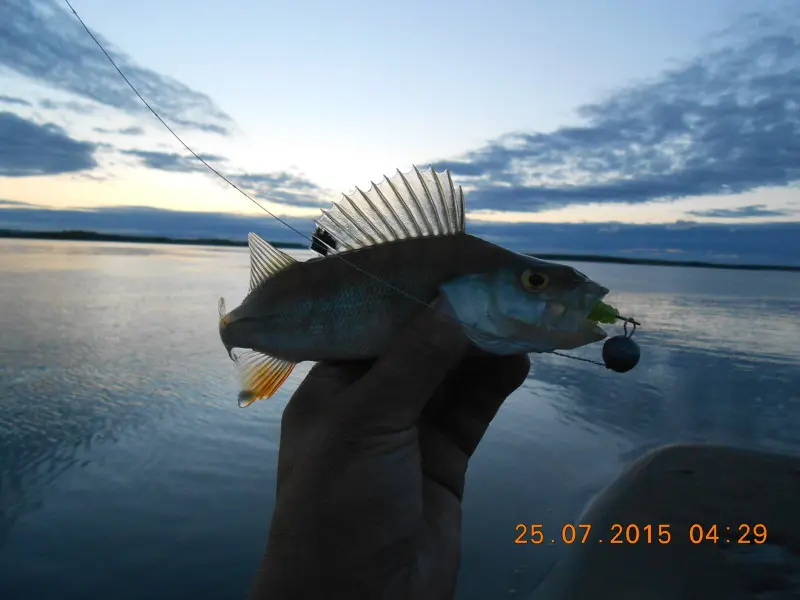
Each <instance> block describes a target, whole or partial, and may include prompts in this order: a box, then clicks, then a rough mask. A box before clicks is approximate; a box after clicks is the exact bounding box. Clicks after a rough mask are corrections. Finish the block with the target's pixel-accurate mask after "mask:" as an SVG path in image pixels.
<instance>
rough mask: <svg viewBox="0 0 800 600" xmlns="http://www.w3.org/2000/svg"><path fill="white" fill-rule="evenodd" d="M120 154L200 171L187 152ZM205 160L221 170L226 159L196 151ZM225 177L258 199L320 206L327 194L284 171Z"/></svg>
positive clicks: (165, 166)
mask: <svg viewBox="0 0 800 600" xmlns="http://www.w3.org/2000/svg"><path fill="white" fill-rule="evenodd" d="M122 154H125V155H128V156H134V157H136V158H138V159H139V160H140V162H141V163H142V164H143V165H144V166H146V167H148V168H150V169H158V170H160V171H170V172H173V173H193V172H196V171H202V170H204V169H205V168H206V167H204V166H203V165H202V164H201V163H200V161H198V160H197V159H196V158H194V157H193V156H191V155H188V154H186V155H184V154H178V153H174V152H158V151H154V150H123V151H122ZM199 156H200V157H202V158H203V160H205V161H206V162H208V163H212V166H215V165H213V163H218V165H216V168H219V169H220V170H224V166H225V163H226V159H225V158H224V157H222V156H218V155H215V154H200V155H199ZM224 175H225V177H227V178H228V180H229V181H231V182H232V183H234V184H236V185H237V186H238V187H240V188H241V189H242V190H245V191H247V192H250V193H252V194H254V195H255V196H256V197H258V198H261V199H262V200H268V201H271V202H279V203H282V204H291V205H293V206H324V205H326V204H329V202H330V198H329V197H328V194H327V193H326V192H325V191H324V190H323V189H322V188H320V187H319V186H318V185H317V184H316V183H314V182H313V181H310V180H309V179H306V178H305V177H302V176H300V175H296V174H294V173H287V172H286V171H276V172H273V173H243V174H231V173H224Z"/></svg>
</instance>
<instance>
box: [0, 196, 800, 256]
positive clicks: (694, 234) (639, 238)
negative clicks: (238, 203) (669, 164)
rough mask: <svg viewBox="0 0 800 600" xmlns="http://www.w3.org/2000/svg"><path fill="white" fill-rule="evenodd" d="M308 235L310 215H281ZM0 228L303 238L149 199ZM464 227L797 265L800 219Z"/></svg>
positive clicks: (18, 217)
mask: <svg viewBox="0 0 800 600" xmlns="http://www.w3.org/2000/svg"><path fill="white" fill-rule="evenodd" d="M282 218H283V219H285V220H286V221H287V222H289V223H290V224H291V225H292V226H293V227H295V228H297V229H298V230H299V231H301V232H304V233H305V234H306V235H309V236H310V235H311V233H312V231H313V228H314V226H313V223H312V220H311V219H301V218H293V217H282ZM0 228H9V229H27V230H64V229H84V230H92V231H99V232H104V233H120V234H133V235H136V234H138V235H156V236H166V237H176V238H184V239H186V238H220V239H232V240H242V241H244V240H246V239H247V233H248V232H250V231H254V232H256V233H259V234H260V235H263V236H264V237H266V238H267V239H270V240H274V241H281V242H295V243H305V242H307V241H308V240H304V239H303V238H302V237H300V236H299V235H297V234H296V233H295V232H293V231H291V230H289V229H288V228H286V227H285V226H284V225H282V224H281V223H279V222H277V221H276V220H275V219H273V218H271V217H270V216H268V215H264V216H251V215H235V214H229V213H210V212H184V211H173V210H165V209H156V208H148V207H104V208H93V209H68V210H56V209H45V208H41V207H13V208H3V207H0ZM467 230H468V231H469V232H470V233H471V234H473V235H477V236H480V237H482V238H485V239H487V240H489V241H492V242H495V243H498V244H501V245H503V246H505V247H508V248H511V249H513V250H518V251H523V252H535V253H540V254H600V255H606V256H622V257H634V258H662V259H672V260H675V259H681V260H706V261H712V262H735V263H751V264H759V263H760V264H782V265H795V266H800V222H792V223H745V224H738V223H737V225H736V226H735V227H731V226H730V225H726V224H720V223H695V222H683V223H680V224H678V226H675V224H651V225H636V224H626V223H488V222H481V221H472V220H470V221H468V223H467Z"/></svg>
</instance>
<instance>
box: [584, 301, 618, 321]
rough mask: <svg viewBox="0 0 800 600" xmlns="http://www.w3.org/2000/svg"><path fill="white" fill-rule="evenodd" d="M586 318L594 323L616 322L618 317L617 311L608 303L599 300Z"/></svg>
mask: <svg viewBox="0 0 800 600" xmlns="http://www.w3.org/2000/svg"><path fill="white" fill-rule="evenodd" d="M587 318H588V319H589V320H590V321H594V322H596V323H616V322H617V319H618V318H619V311H618V310H617V309H616V308H614V307H613V306H611V305H610V304H606V303H605V302H603V301H602V300H600V301H598V302H597V304H595V305H594V308H593V309H592V312H590V313H589V316H588V317H587Z"/></svg>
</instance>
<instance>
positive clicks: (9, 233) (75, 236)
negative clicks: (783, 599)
mask: <svg viewBox="0 0 800 600" xmlns="http://www.w3.org/2000/svg"><path fill="white" fill-rule="evenodd" d="M2 238H5V239H23V240H24V239H28V240H69V241H76V242H124V243H133V244H171V245H179V246H222V247H228V248H246V247H247V242H246V241H237V240H225V239H218V238H194V239H180V238H170V237H163V236H137V235H118V234H113V233H98V232H96V231H83V230H68V231H21V230H15V229H0V239H2ZM270 243H271V244H272V245H273V246H275V247H277V248H288V249H294V250H302V249H307V248H308V246H307V245H306V244H298V243H293V242H270ZM525 254H529V255H530V256H536V257H537V258H542V259H545V260H567V261H574V262H596V263H611V264H623V265H651V266H659V267H696V268H705V269H733V270H743V271H792V272H800V266H790V265H746V264H724V263H711V262H703V261H697V260H691V261H681V260H662V259H657V258H626V257H619V256H601V255H596V254H538V253H537V254H535V255H534V254H531V253H525Z"/></svg>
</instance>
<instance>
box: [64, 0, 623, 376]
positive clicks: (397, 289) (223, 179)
mask: <svg viewBox="0 0 800 600" xmlns="http://www.w3.org/2000/svg"><path fill="white" fill-rule="evenodd" d="M64 3H65V4H66V5H67V7H68V8H69V10H70V12H71V13H72V14H73V15H74V16H75V18H76V19H77V20H78V22H79V23H80V24H81V26H82V27H83V29H84V31H86V33H87V34H88V35H89V37H90V38H92V41H93V42H94V43H95V44H96V45H97V47H98V48H100V51H101V52H102V53H103V54H104V55H105V57H106V58H107V59H108V62H110V63H111V65H112V66H113V67H114V69H115V70H116V71H117V73H119V76H120V77H122V79H123V81H125V83H126V84H128V87H129V88H131V90H132V91H133V93H134V94H136V96H137V97H138V98H139V100H141V102H142V104H144V105H145V107H147V109H148V110H149V111H150V112H151V113H152V115H153V116H154V117H155V118H156V119H158V121H159V122H160V123H161V124H162V125H163V126H164V127H165V128H166V130H167V131H169V132H170V133H171V134H172V137H174V138H175V139H176V140H177V141H178V143H180V145H181V146H183V148H184V149H185V150H186V151H187V152H189V153H190V154H191V155H192V156H193V157H194V158H196V159H197V160H198V161H200V163H202V164H203V166H205V167H206V168H207V169H208V170H209V171H211V172H212V173H213V174H214V175H216V176H217V177H219V178H220V179H222V181H224V182H225V183H227V184H228V185H229V186H231V187H232V188H233V189H234V190H236V191H237V192H239V193H240V194H241V195H242V196H244V197H245V198H247V199H248V200H249V201H250V202H252V203H253V204H255V205H256V206H257V207H258V208H260V209H261V210H263V211H264V212H265V213H267V214H268V215H269V216H270V217H272V218H273V219H275V220H276V221H278V222H279V223H282V224H283V225H285V226H286V227H288V228H289V229H290V230H292V231H293V232H295V233H296V234H297V235H299V236H301V237H302V238H304V239H306V240H308V241H309V242H311V243H312V244H313V243H314V241H315V240H316V241H318V242H321V243H322V244H324V245H325V246H326V247H327V248H328V249H330V250H334V251H335V250H336V248H333V247H332V246H330V245H329V244H328V243H326V242H325V241H323V240H321V239H320V238H319V237H318V236H313V237H312V236H308V235H306V234H305V233H303V232H302V231H300V230H299V229H297V228H295V227H294V226H292V225H291V224H290V223H287V222H286V221H284V220H283V219H281V218H280V217H279V216H277V215H276V214H274V213H273V212H272V211H270V210H269V209H268V208H266V207H265V206H264V205H262V204H261V203H260V202H258V201H257V200H256V199H255V198H253V197H252V196H251V195H250V194H248V193H247V192H246V191H245V190H243V189H242V188H240V187H239V186H238V185H236V184H235V183H234V182H233V181H231V180H230V179H229V178H228V177H226V176H225V175H224V174H223V173H221V172H220V171H218V170H217V169H216V168H214V167H213V166H211V165H210V164H209V163H208V162H207V161H206V160H205V159H204V158H203V157H202V156H200V155H199V154H197V152H195V151H194V150H193V149H192V148H191V147H190V146H189V145H188V144H187V143H186V142H184V141H183V139H182V138H181V136H179V135H178V134H177V133H176V132H175V130H174V129H172V127H170V126H169V124H168V123H167V122H166V121H165V120H164V119H162V118H161V115H159V114H158V112H157V111H156V110H155V109H154V108H153V107H152V106H151V105H150V103H149V102H148V101H147V100H146V99H145V98H144V96H142V95H141V94H140V93H139V90H137V89H136V86H134V85H133V83H131V81H130V79H128V77H127V76H126V75H125V73H123V72H122V69H120V68H119V66H117V63H116V61H115V60H114V59H113V58H112V57H111V55H110V54H109V53H108V52H107V51H106V49H105V47H104V46H103V44H101V43H100V40H98V39H97V37H95V35H94V34H93V33H92V31H91V30H90V29H89V27H88V26H87V25H86V23H85V22H84V20H83V19H82V18H81V16H80V15H79V14H78V11H77V10H75V7H73V6H72V3H71V2H70V0H64ZM326 233H327V234H328V235H330V236H331V237H332V238H334V240H335V241H337V242H339V243H340V244H342V245H345V246H346V245H347V244H346V242H344V241H343V240H340V239H338V238H337V237H336V236H335V235H333V234H331V233H330V232H326ZM332 256H335V257H336V258H338V259H339V260H341V261H343V262H344V263H345V264H346V265H348V266H349V267H351V268H353V269H355V270H356V271H358V272H360V273H362V274H363V275H366V276H367V277H369V278H371V279H373V280H374V281H377V282H378V283H380V284H381V285H384V286H386V287H387V288H389V289H391V290H392V291H394V292H397V293H399V294H401V295H402V296H405V297H406V298H408V299H409V300H413V301H414V302H417V303H418V304H421V305H423V306H425V307H427V308H430V309H431V310H436V309H435V308H433V307H432V306H431V305H430V304H428V303H427V302H425V301H424V300H420V299H419V298H417V297H415V296H413V295H411V294H409V293H408V292H406V291H405V290H402V289H400V288H398V287H396V286H394V285H392V284H391V283H389V282H388V281H385V280H384V279H382V278H381V277H378V276H377V275H373V274H372V273H370V272H369V271H366V270H364V269H362V268H361V267H359V266H358V265H355V264H353V263H351V262H350V261H348V260H347V259H346V258H345V257H344V256H342V255H341V254H340V253H339V252H334V253H333V254H332ZM437 312H439V314H441V315H443V316H446V317H448V318H451V319H453V320H454V321H456V322H457V323H459V324H460V325H461V326H463V327H467V328H470V329H472V328H474V327H473V326H472V325H469V324H467V323H464V322H463V321H461V320H459V319H457V318H455V317H453V316H452V315H448V314H446V313H443V312H441V311H437ZM617 319H619V320H621V321H625V322H626V323H628V322H630V323H634V331H635V328H636V325H637V324H638V323H636V322H635V321H634V320H633V319H628V318H626V317H621V316H620V317H617ZM509 341H512V342H514V341H513V340H509ZM514 343H517V344H519V345H520V346H521V345H522V344H521V343H519V342H514ZM549 354H555V355H556V356H563V357H565V358H571V359H573V360H580V361H583V362H589V363H592V364H596V365H600V366H601V367H605V366H606V365H605V364H604V363H601V362H598V361H596V360H591V359H588V358H582V357H579V356H572V355H570V354H563V353H561V352H556V351H550V352H549Z"/></svg>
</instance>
